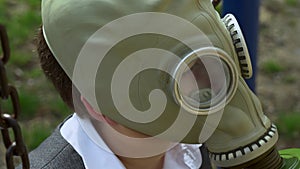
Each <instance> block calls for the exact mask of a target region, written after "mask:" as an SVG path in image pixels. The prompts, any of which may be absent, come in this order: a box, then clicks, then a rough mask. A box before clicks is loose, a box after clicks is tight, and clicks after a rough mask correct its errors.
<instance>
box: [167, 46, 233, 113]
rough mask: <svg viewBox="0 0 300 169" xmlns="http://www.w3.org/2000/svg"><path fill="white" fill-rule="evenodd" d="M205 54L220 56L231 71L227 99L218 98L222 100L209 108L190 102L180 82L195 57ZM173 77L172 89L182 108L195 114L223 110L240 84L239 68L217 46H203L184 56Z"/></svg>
mask: <svg viewBox="0 0 300 169" xmlns="http://www.w3.org/2000/svg"><path fill="white" fill-rule="evenodd" d="M203 56H216V57H218V58H220V59H221V61H222V63H223V64H224V65H226V66H227V68H228V71H229V72H228V73H229V75H230V77H229V79H230V82H229V83H226V84H228V85H229V86H228V89H227V92H226V95H225V99H218V98H216V99H217V100H220V101H219V102H217V103H213V105H212V106H210V107H208V108H196V107H195V106H192V105H190V104H188V103H187V102H186V101H185V100H184V96H183V95H181V93H180V90H179V85H178V84H179V83H180V80H181V77H182V75H183V74H184V73H185V71H186V70H187V69H186V67H187V66H188V65H189V64H190V63H192V62H193V61H194V60H195V59H197V58H201V57H203ZM173 77H174V79H173V80H172V81H173V83H172V89H173V90H172V91H173V97H174V99H175V101H176V103H177V104H179V105H180V106H182V108H183V109H185V110H186V111H188V112H190V113H192V114H195V115H208V114H212V113H216V112H218V111H220V110H222V109H223V108H224V107H225V106H226V105H227V104H228V103H229V102H230V101H231V99H232V98H233V96H234V94H235V92H236V90H237V86H238V70H237V68H236V66H235V63H234V61H233V59H232V58H231V57H230V56H229V55H228V54H227V53H226V52H225V51H224V50H222V49H220V48H216V47H203V48H200V49H198V50H194V51H192V52H190V53H188V54H187V55H186V56H184V57H183V59H182V60H181V62H180V63H179V64H178V65H177V66H176V68H175V69H174V74H173ZM226 79H228V78H226ZM222 90H223V89H222ZM213 100H214V99H213Z"/></svg>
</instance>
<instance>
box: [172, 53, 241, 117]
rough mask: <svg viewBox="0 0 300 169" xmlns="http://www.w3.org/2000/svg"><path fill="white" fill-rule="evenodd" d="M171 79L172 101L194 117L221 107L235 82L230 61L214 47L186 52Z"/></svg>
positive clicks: (233, 89)
mask: <svg viewBox="0 0 300 169" xmlns="http://www.w3.org/2000/svg"><path fill="white" fill-rule="evenodd" d="M173 77H175V80H174V82H173V83H172V87H171V88H172V89H173V92H174V93H173V96H174V99H175V101H176V102H177V104H179V105H180V106H182V107H183V108H184V109H185V110H186V111H188V112H190V113H192V114H196V115H208V114H209V113H214V112H217V111H219V110H220V109H222V108H224V106H225V105H226V104H227V103H228V102H229V101H230V100H231V98H232V97H233V95H234V93H235V91H236V89H237V82H238V81H237V77H238V73H237V69H236V66H235V64H234V62H233V60H232V59H231V58H230V57H229V56H228V55H227V54H226V52H224V51H223V50H221V49H219V48H216V47H204V48H200V49H198V50H196V51H193V52H190V53H188V54H187V55H186V56H185V57H184V58H183V59H182V61H181V62H180V63H179V64H178V65H177V66H176V68H175V71H174V76H173ZM222 105H223V106H222Z"/></svg>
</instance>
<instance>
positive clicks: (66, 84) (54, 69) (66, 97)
mask: <svg viewBox="0 0 300 169" xmlns="http://www.w3.org/2000/svg"><path fill="white" fill-rule="evenodd" d="M36 45H37V52H38V56H39V60H40V65H41V68H42V69H43V71H44V74H45V75H46V77H47V78H48V79H49V80H50V81H51V82H52V83H53V85H54V86H55V88H56V90H57V91H58V92H59V94H60V96H61V98H62V99H63V101H64V102H65V103H66V104H67V105H68V106H69V108H71V109H72V110H74V103H73V98H72V87H73V86H72V81H71V80H70V78H69V77H68V76H67V74H66V73H65V71H64V70H63V69H62V67H61V66H60V65H59V63H58V62H57V60H56V59H55V57H54V56H53V54H52V52H51V50H50V49H49V47H48V45H47V43H46V41H45V38H44V36H43V29H42V28H39V29H38V33H37V37H36ZM75 93H77V92H76V91H75ZM73 94H74V93H73Z"/></svg>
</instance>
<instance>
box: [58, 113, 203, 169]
mask: <svg viewBox="0 0 300 169" xmlns="http://www.w3.org/2000/svg"><path fill="white" fill-rule="evenodd" d="M60 133H61V135H62V136H63V138H64V139H65V140H66V141H67V142H68V143H69V144H71V146H72V147H73V148H74V149H75V151H76V152H77V153H78V154H79V155H80V156H81V158H82V159H83V162H84V165H85V168H87V169H98V168H108V169H125V167H124V165H123V164H122V163H121V162H120V161H119V159H118V158H117V157H116V156H115V155H114V154H113V153H112V152H111V150H110V149H109V147H108V146H107V145H106V144H105V142H104V141H103V139H102V138H101V137H100V136H99V134H98V133H97V131H96V130H95V128H94V127H93V125H92V123H91V122H90V120H89V119H88V118H80V117H79V116H78V115H77V114H76V113H74V115H73V116H72V117H71V118H69V119H68V120H67V121H66V122H65V123H64V124H63V126H62V127H61V129H60ZM200 146H201V145H200V144H178V145H176V146H175V147H173V148H172V149H170V150H169V151H167V152H166V155H165V160H164V168H163V169H199V168H200V166H201V163H202V157H201V153H200V149H199V147H200Z"/></svg>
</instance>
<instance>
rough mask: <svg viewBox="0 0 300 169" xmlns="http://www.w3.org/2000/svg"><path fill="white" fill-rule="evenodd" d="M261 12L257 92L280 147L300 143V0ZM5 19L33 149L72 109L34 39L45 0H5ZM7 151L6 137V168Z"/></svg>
mask: <svg viewBox="0 0 300 169" xmlns="http://www.w3.org/2000/svg"><path fill="white" fill-rule="evenodd" d="M259 11H260V17H259V18H260V19H259V21H260V24H259V44H258V55H257V61H258V62H257V65H258V70H257V80H256V93H257V95H258V97H259V98H260V100H261V102H262V105H263V108H264V110H265V113H266V114H267V115H268V116H269V117H270V118H271V119H272V120H273V121H274V122H275V123H276V125H277V126H278V128H279V132H280V140H279V142H278V147H279V149H282V148H288V147H300V75H299V73H300V0H262V1H261V6H260V10H259ZM0 23H1V24H3V25H5V26H6V28H7V31H8V36H9V39H10V47H11V51H12V53H11V59H10V61H9V63H8V65H7V73H8V78H9V81H10V83H11V84H14V85H15V86H16V87H17V89H18V92H19V97H20V102H21V109H22V113H21V116H20V118H19V121H20V123H21V127H22V132H23V137H24V140H25V143H26V145H27V147H28V149H29V150H32V149H34V148H35V147H36V146H38V145H39V144H40V143H41V142H42V141H43V140H44V139H45V138H46V137H47V136H49V135H50V134H51V132H52V131H53V129H54V128H55V127H56V126H57V125H58V124H59V123H60V122H61V121H62V120H63V119H64V118H65V117H67V116H68V115H69V114H70V113H72V112H71V111H70V110H69V109H68V108H67V106H65V105H64V103H63V101H62V100H61V98H60V97H59V96H58V94H57V92H56V91H55V89H54V87H53V86H52V85H51V84H50V82H49V81H48V80H47V79H46V78H45V77H44V75H43V73H42V71H41V69H40V67H39V63H38V58H37V54H36V51H35V46H34V39H35V34H36V32H37V29H38V28H39V26H40V25H41V15H40V0H0ZM0 53H2V51H0ZM1 105H3V106H4V107H7V108H8V109H9V108H10V107H11V105H9V103H5V102H4V103H1ZM4 153H5V149H4V147H3V144H2V138H1V136H0V168H1V166H3V164H4V159H5V156H4Z"/></svg>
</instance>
